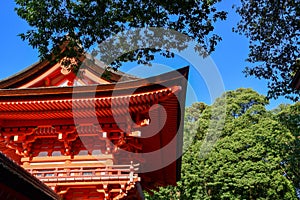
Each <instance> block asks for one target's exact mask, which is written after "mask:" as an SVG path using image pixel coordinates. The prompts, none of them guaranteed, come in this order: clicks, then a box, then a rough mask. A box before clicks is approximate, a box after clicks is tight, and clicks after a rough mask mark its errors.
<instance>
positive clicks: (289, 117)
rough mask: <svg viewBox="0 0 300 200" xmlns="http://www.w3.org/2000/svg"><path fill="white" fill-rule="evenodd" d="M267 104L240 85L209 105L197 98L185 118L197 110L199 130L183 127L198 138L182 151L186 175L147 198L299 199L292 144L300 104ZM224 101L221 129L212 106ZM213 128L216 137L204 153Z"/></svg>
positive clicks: (183, 174)
mask: <svg viewBox="0 0 300 200" xmlns="http://www.w3.org/2000/svg"><path fill="white" fill-rule="evenodd" d="M267 103H268V101H267V99H266V97H264V96H262V95H259V94H258V93H256V92H255V91H253V90H251V89H237V90H235V91H228V92H226V93H225V94H224V95H223V96H222V97H221V98H219V99H217V100H216V101H215V102H214V104H213V105H211V106H207V105H205V106H203V103H197V104H195V105H193V106H192V107H191V108H188V109H187V114H186V116H188V117H187V118H186V119H193V118H192V116H193V115H195V117H196V119H198V120H197V121H194V120H192V121H189V123H193V124H189V128H192V127H194V129H196V131H195V130H193V129H190V130H185V131H186V132H185V134H187V135H189V133H190V131H195V132H196V133H195V138H196V139H194V142H193V143H192V144H191V145H190V146H189V148H188V150H187V152H186V153H185V154H184V156H183V162H182V179H181V181H179V182H178V184H177V186H176V187H167V188H163V189H161V190H159V191H156V192H154V195H153V196H147V199H297V197H296V192H295V186H296V187H298V185H296V184H295V183H296V182H297V179H296V178H295V177H297V176H298V174H297V173H298V171H299V170H298V168H299V167H297V168H295V167H296V166H295V165H297V164H299V156H298V157H295V155H296V152H294V151H295V150H296V149H297V148H294V147H295V146H292V145H294V144H296V142H297V137H296V136H295V133H297V134H299V110H297V109H299V105H298V106H297V104H295V106H296V107H297V108H295V106H286V107H281V108H280V109H279V110H277V111H276V112H275V111H272V112H271V111H267V110H266V108H265V106H266V105H267ZM225 105H226V115H225V123H224V124H223V128H222V130H221V131H220V127H217V126H211V125H209V124H211V123H212V122H211V121H213V120H214V118H215V116H214V115H212V113H213V110H215V109H216V110H219V109H220V108H221V107H222V106H225ZM196 108H199V112H198V113H197V112H196V110H195V109H196ZM203 108H204V109H203ZM291 110H293V111H291ZM214 112H215V111H214ZM216 113H217V112H216ZM213 125H215V123H214V122H213ZM213 127H215V132H217V134H219V135H218V139H217V140H216V141H215V143H210V144H211V145H212V148H211V149H210V151H208V152H205V154H203V150H204V151H205V150H206V149H203V146H204V144H205V143H207V140H209V137H211V136H210V134H211V133H210V132H212V131H213V129H214V128H213ZM219 131H220V133H218V132H219ZM290 147H292V148H290ZM298 147H299V146H298ZM298 151H299V148H298ZM298 155H299V154H298ZM298 183H299V182H298Z"/></svg>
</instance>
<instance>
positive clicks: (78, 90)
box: [0, 66, 189, 98]
mask: <svg viewBox="0 0 300 200" xmlns="http://www.w3.org/2000/svg"><path fill="white" fill-rule="evenodd" d="M188 72H189V66H186V67H183V68H180V69H177V70H174V71H170V72H167V73H164V74H160V75H157V76H153V77H149V78H145V79H137V80H129V81H122V82H119V83H110V84H102V85H87V86H66V87H38V88H20V89H19V88H11V89H6V88H5V89H1V88H0V96H1V97H2V98H3V97H17V98H18V97H22V96H39V95H43V96H48V97H49V95H50V96H51V95H53V96H55V95H58V94H62V95H70V96H72V95H73V94H82V93H103V92H104V93H106V92H112V91H114V92H116V91H126V90H132V89H137V88H139V87H148V86H150V85H158V84H160V85H168V84H169V83H171V82H173V81H176V80H178V79H182V78H184V79H186V80H187V79H188Z"/></svg>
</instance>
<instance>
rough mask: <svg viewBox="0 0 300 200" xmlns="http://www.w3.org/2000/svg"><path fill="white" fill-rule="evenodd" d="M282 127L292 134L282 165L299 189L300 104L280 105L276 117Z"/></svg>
mask: <svg viewBox="0 0 300 200" xmlns="http://www.w3.org/2000/svg"><path fill="white" fill-rule="evenodd" d="M276 118H277V119H278V121H280V122H281V125H282V126H285V127H286V128H287V129H289V131H290V132H291V133H292V134H293V136H294V138H295V139H294V140H291V141H289V142H288V144H287V149H286V151H287V153H288V159H287V160H286V162H285V163H284V164H285V165H286V166H287V176H288V177H289V178H290V179H291V180H293V183H294V185H295V187H297V188H298V189H299V188H300V123H299V122H300V102H297V103H295V104H294V105H284V106H283V105H282V106H280V110H279V112H278V113H277V115H276Z"/></svg>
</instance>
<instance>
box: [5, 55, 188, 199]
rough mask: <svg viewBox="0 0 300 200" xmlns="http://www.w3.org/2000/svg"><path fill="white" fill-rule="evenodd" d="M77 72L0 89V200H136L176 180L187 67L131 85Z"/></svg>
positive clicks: (37, 71) (86, 70) (113, 76)
mask: <svg viewBox="0 0 300 200" xmlns="http://www.w3.org/2000/svg"><path fill="white" fill-rule="evenodd" d="M86 61H89V62H86ZM83 63H85V64H84V66H83V67H82V68H81V69H80V75H79V76H76V75H75V74H74V73H73V72H72V71H71V70H69V69H68V68H66V67H64V66H62V64H61V62H60V63H51V62H49V61H41V62H38V63H36V64H34V65H32V66H30V67H28V68H27V69H25V70H23V71H21V72H19V73H17V74H15V75H13V76H11V77H9V78H7V79H4V80H2V81H0V151H1V154H0V181H1V183H0V193H1V191H3V192H2V193H1V194H0V198H1V199H66V200H69V199H106V200H109V199H116V200H117V199H144V197H143V192H142V191H143V190H148V191H149V190H152V189H155V188H157V187H158V186H166V185H175V184H176V181H177V180H179V179H180V170H181V153H182V140H183V115H184V105H185V95H186V85H187V78H188V67H186V68H182V69H179V70H175V71H171V72H168V73H165V74H161V75H158V76H154V77H150V78H146V79H140V78H137V77H134V76H131V75H128V74H124V73H121V72H110V73H109V74H108V75H106V76H103V73H104V67H105V66H104V65H103V64H102V63H100V62H98V61H95V62H92V61H91V60H89V59H88V58H85V59H84V61H83ZM4 155H5V156H4ZM1 195H2V196H1ZM34 195H36V196H34ZM37 196H38V197H39V198H37ZM11 197H13V198H11Z"/></svg>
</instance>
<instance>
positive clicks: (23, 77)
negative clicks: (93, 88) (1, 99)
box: [0, 53, 139, 89]
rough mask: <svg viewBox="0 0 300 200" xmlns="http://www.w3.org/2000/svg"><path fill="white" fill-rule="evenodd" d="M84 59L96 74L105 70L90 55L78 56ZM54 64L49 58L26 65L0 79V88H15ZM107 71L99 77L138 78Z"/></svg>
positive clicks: (109, 78)
mask: <svg viewBox="0 0 300 200" xmlns="http://www.w3.org/2000/svg"><path fill="white" fill-rule="evenodd" d="M85 60H88V61H91V62H87V63H88V64H85V67H87V68H88V69H89V70H90V71H91V72H93V73H94V74H95V75H96V76H100V77H101V75H102V74H103V72H104V71H105V70H106V65H105V63H103V62H101V61H99V60H96V59H92V56H91V55H90V54H87V53H86V54H85V55H82V57H81V58H80V61H81V62H83V61H85ZM55 64H56V63H55V62H52V61H49V60H42V61H38V62H36V63H34V64H32V65H30V66H28V67H27V68H25V69H23V70H21V71H19V72H17V73H16V74H14V75H11V76H9V77H7V78H4V79H2V80H0V89H8V88H17V87H19V86H21V85H24V84H26V83H27V82H28V81H31V80H32V79H34V78H37V77H38V76H40V75H42V74H43V73H45V72H46V71H48V70H49V69H50V68H51V67H52V66H54V65H55ZM109 72H110V73H111V74H110V76H108V77H101V78H103V79H106V80H107V81H109V82H116V81H119V80H120V79H121V78H122V79H124V80H136V79H139V78H138V77H136V76H133V75H130V74H126V73H123V72H121V71H112V70H110V71H109Z"/></svg>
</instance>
